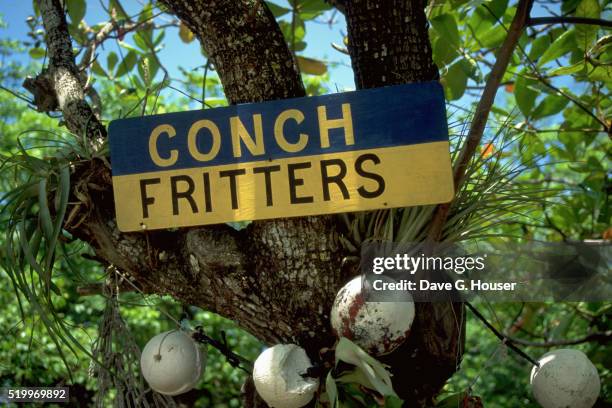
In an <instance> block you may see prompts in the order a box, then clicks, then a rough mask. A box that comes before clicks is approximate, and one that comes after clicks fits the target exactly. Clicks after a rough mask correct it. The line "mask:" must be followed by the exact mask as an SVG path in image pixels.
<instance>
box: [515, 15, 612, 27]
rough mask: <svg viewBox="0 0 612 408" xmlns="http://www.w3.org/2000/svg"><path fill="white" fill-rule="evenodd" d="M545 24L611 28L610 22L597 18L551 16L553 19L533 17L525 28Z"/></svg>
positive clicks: (611, 23) (611, 22)
mask: <svg viewBox="0 0 612 408" xmlns="http://www.w3.org/2000/svg"><path fill="white" fill-rule="evenodd" d="M545 24H586V25H596V26H601V27H612V21H610V20H602V19H598V18H587V17H571V16H553V17H534V18H530V19H528V20H527V26H529V27H533V26H537V25H545Z"/></svg>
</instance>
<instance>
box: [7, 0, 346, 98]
mask: <svg viewBox="0 0 612 408" xmlns="http://www.w3.org/2000/svg"><path fill="white" fill-rule="evenodd" d="M275 2H276V3H277V4H279V5H284V6H288V5H287V1H286V0H276V1H275ZM104 3H107V2H106V1H105V2H104ZM140 3H141V2H140V1H138V0H123V1H122V5H123V6H124V7H126V9H127V11H128V13H132V12H133V13H134V14H136V13H137V12H138V11H139V10H140V9H141V4H140ZM87 6H88V8H87V13H86V15H85V21H86V22H87V23H88V24H89V25H90V26H91V25H94V24H96V23H99V22H102V21H105V20H106V18H105V14H106V13H105V12H104V10H103V9H102V7H101V5H100V2H99V1H88V2H87ZM0 14H2V16H3V19H4V21H5V22H6V23H7V24H8V27H7V28H4V29H3V28H0V38H11V39H27V36H26V35H27V32H28V26H27V24H26V22H25V21H26V18H27V17H28V16H30V15H32V14H33V11H32V2H31V1H30V0H1V1H0ZM335 20H336V23H335V24H334V25H333V26H331V27H330V26H329V25H328V24H323V23H317V22H308V23H306V42H307V44H308V46H307V48H306V50H305V51H304V52H302V53H301V54H302V55H304V56H308V57H315V58H318V59H323V60H326V61H330V62H336V63H338V64H335V65H334V66H333V67H330V79H331V83H330V85H331V87H332V89H334V90H335V89H338V90H340V91H342V90H349V89H353V88H354V80H353V73H352V70H351V68H350V60H349V58H348V56H346V55H344V54H342V53H340V52H338V51H336V50H334V49H333V48H332V46H331V43H332V42H335V43H336V44H342V38H343V36H342V34H343V33H346V23H345V20H344V17H343V16H342V14H340V13H336V15H335ZM164 42H165V48H164V49H163V50H162V51H161V53H160V59H161V60H162V62H163V63H164V64H165V66H166V68H167V69H168V70H169V72H170V73H171V74H176V76H180V74H179V72H178V67H179V66H181V67H183V68H185V69H186V70H188V71H191V70H193V69H196V68H197V67H201V66H202V65H203V64H204V62H205V60H204V58H203V57H202V55H201V54H200V50H199V46H198V45H197V42H195V41H194V42H192V43H191V44H185V43H183V42H182V41H181V40H180V39H179V37H178V30H177V29H176V28H170V29H168V31H167V33H166V39H165V40H164ZM116 47H117V45H116V43H115V42H114V41H109V42H108V43H107V44H106V45H105V49H104V50H102V51H101V55H100V57H101V60H102V61H104V60H105V55H104V52H105V51H106V52H108V51H110V50H115V48H116ZM115 51H116V50H115ZM17 58H19V59H22V60H23V61H24V62H27V61H28V60H29V57H28V55H27V54H24V55H21V56H18V57H17Z"/></svg>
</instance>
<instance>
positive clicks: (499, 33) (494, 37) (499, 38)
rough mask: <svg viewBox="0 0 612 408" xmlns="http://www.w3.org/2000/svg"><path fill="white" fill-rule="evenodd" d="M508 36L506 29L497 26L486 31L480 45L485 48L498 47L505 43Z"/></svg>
mask: <svg viewBox="0 0 612 408" xmlns="http://www.w3.org/2000/svg"><path fill="white" fill-rule="evenodd" d="M507 34H508V32H507V31H506V29H505V28H504V27H503V26H502V25H501V24H497V25H495V26H493V27H491V28H490V29H489V30H487V31H485V33H484V34H483V35H482V37H480V43H481V44H482V46H483V47H487V48H493V47H498V46H500V45H501V43H502V42H503V41H504V39H505V38H506V35H507Z"/></svg>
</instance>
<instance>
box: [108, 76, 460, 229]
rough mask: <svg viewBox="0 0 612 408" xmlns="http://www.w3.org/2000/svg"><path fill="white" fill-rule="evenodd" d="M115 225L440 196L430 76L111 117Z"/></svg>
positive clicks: (441, 169)
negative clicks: (304, 95) (340, 90)
mask: <svg viewBox="0 0 612 408" xmlns="http://www.w3.org/2000/svg"><path fill="white" fill-rule="evenodd" d="M109 136H110V146H111V160H112V168H113V189H114V194H115V207H116V211H117V222H118V225H119V229H120V230H122V231H137V230H142V229H158V228H171V227H186V226H192V225H205V224H216V223H223V222H230V221H245V220H259V219H266V218H281V217H294V216H304V215H316V214H329V213H340V212H348V211H362V210H373V209H378V208H393V207H405V206H412V205H421V204H434V203H441V202H447V201H450V200H451V198H452V196H453V181H452V174H451V163H450V155H449V142H448V129H447V124H446V113H445V105H444V94H443V92H442V87H441V86H440V84H438V83H437V82H426V83H419V84H408V85H398V86H392V87H385V88H377V89H368V90H362V91H356V92H347V93H340V94H334V95H326V96H318V97H309V98H295V99H284V100H277V101H271V102H263V103H253V104H242V105H235V106H229V107H224V108H218V109H206V110H198V111H189V112H179V113H170V114H164V115H154V116H146V117H139V118H129V119H121V120H116V121H113V122H112V123H111V124H110V128H109Z"/></svg>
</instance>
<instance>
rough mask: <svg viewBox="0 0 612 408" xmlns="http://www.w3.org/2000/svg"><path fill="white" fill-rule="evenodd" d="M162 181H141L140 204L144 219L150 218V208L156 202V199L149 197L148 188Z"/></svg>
mask: <svg viewBox="0 0 612 408" xmlns="http://www.w3.org/2000/svg"><path fill="white" fill-rule="evenodd" d="M159 183H161V179H159V178H152V179H142V180H140V202H141V203H142V218H149V206H150V205H151V204H153V203H154V202H155V198H153V197H149V196H148V195H147V186H148V185H151V184H159Z"/></svg>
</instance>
